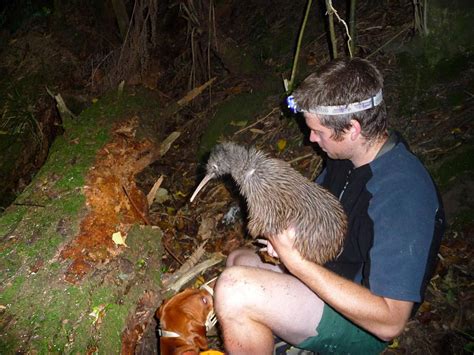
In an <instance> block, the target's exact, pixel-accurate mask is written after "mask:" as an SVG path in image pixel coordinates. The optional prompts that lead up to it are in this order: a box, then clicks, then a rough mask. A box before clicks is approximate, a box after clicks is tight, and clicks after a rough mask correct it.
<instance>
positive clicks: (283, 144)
mask: <svg viewBox="0 0 474 355" xmlns="http://www.w3.org/2000/svg"><path fill="white" fill-rule="evenodd" d="M277 147H278V150H279V151H280V152H282V151H283V150H284V149H285V147H286V140H285V139H279V140H278V142H277Z"/></svg>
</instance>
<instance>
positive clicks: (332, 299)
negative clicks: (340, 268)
mask: <svg viewBox="0 0 474 355" xmlns="http://www.w3.org/2000/svg"><path fill="white" fill-rule="evenodd" d="M287 267H288V269H289V270H290V272H292V273H293V274H294V275H295V276H296V277H298V278H299V279H300V280H301V281H303V282H304V283H305V284H306V285H307V286H308V287H309V288H311V289H312V290H313V291H314V292H315V293H316V294H318V296H319V297H320V298H321V299H322V300H323V301H324V302H326V303H327V304H329V305H330V306H331V307H333V308H334V309H335V310H337V311H338V312H340V313H341V314H343V315H344V316H346V317H347V318H348V319H350V320H351V321H353V322H354V323H356V324H357V325H359V326H361V327H362V328H364V329H366V330H368V331H369V332H371V333H373V334H374V335H376V336H377V337H379V338H381V339H383V340H390V339H392V338H394V337H395V336H397V335H398V334H400V333H401V331H403V328H404V326H405V323H406V321H407V320H408V317H409V316H410V313H411V309H412V307H413V303H412V302H406V301H399V300H393V299H388V298H384V297H381V296H377V295H374V294H373V293H372V292H371V291H370V290H369V289H367V288H365V287H363V286H360V285H358V284H356V283H354V282H352V281H350V280H347V279H345V278H343V277H341V276H339V275H337V274H335V273H333V272H332V271H330V270H327V269H326V268H324V267H322V266H320V265H317V264H314V263H312V262H309V261H306V260H300V261H298V262H297V263H295V264H293V265H287Z"/></svg>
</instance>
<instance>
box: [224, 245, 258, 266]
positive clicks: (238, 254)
mask: <svg viewBox="0 0 474 355" xmlns="http://www.w3.org/2000/svg"><path fill="white" fill-rule="evenodd" d="M258 260H259V256H258V255H257V254H256V253H255V251H253V250H251V249H244V248H241V249H236V250H234V251H232V252H231V253H230V254H229V256H227V261H226V266H227V267H229V266H236V265H241V266H254V265H255V264H256V263H257V261H258Z"/></svg>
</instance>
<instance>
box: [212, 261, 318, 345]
mask: <svg viewBox="0 0 474 355" xmlns="http://www.w3.org/2000/svg"><path fill="white" fill-rule="evenodd" d="M227 297H230V298H233V301H232V302H228V304H230V305H232V307H235V308H237V309H234V310H231V312H232V311H234V312H236V314H237V315H238V314H239V313H238V312H245V314H246V315H248V316H250V317H251V318H252V319H254V320H256V321H258V322H260V323H262V324H265V325H266V326H267V327H269V328H270V329H271V330H272V331H273V333H274V334H275V335H277V336H279V337H280V338H282V339H284V340H285V341H287V342H289V343H292V344H298V343H300V342H302V341H304V340H305V339H307V338H309V337H312V336H315V335H316V334H317V333H316V328H317V326H318V324H319V321H320V320H321V317H322V313H323V308H324V303H323V302H322V301H321V300H320V299H319V297H317V296H316V294H315V293H314V292H312V291H311V290H310V289H309V288H308V287H307V286H306V285H305V284H303V283H302V282H301V281H299V280H298V279H297V278H295V277H294V276H292V275H290V274H287V273H283V272H282V271H281V270H279V271H272V270H268V269H264V268H258V267H256V266H231V267H229V268H227V269H225V270H224V272H223V273H222V274H221V276H220V277H219V280H218V282H217V287H216V294H215V302H217V303H219V302H221V300H222V299H224V302H225V301H226V298H227ZM227 301H228V299H227ZM223 311H224V312H225V310H223Z"/></svg>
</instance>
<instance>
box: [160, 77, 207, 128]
mask: <svg viewBox="0 0 474 355" xmlns="http://www.w3.org/2000/svg"><path fill="white" fill-rule="evenodd" d="M215 80H216V78H215V77H214V78H212V79H210V80H208V81H207V82H205V83H204V84H202V85H201V86H198V87H197V88H194V89H192V90H191V91H189V92H188V93H187V94H186V95H184V97H183V98H181V99H180V100H178V101H176V102H175V103H172V104H171V105H169V106H168V107H166V108H165V109H164V110H163V112H162V113H161V118H162V119H163V118H164V119H166V118H169V117H171V116H173V115H174V114H176V113H177V112H179V111H180V110H181V109H182V108H183V107H184V106H186V105H187V104H188V103H190V102H191V101H192V100H194V99H195V98H196V97H197V96H199V95H201V93H202V92H203V91H204V90H206V89H207V87H208V86H210V85H211V84H212V83H213V82H214V81H215Z"/></svg>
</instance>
